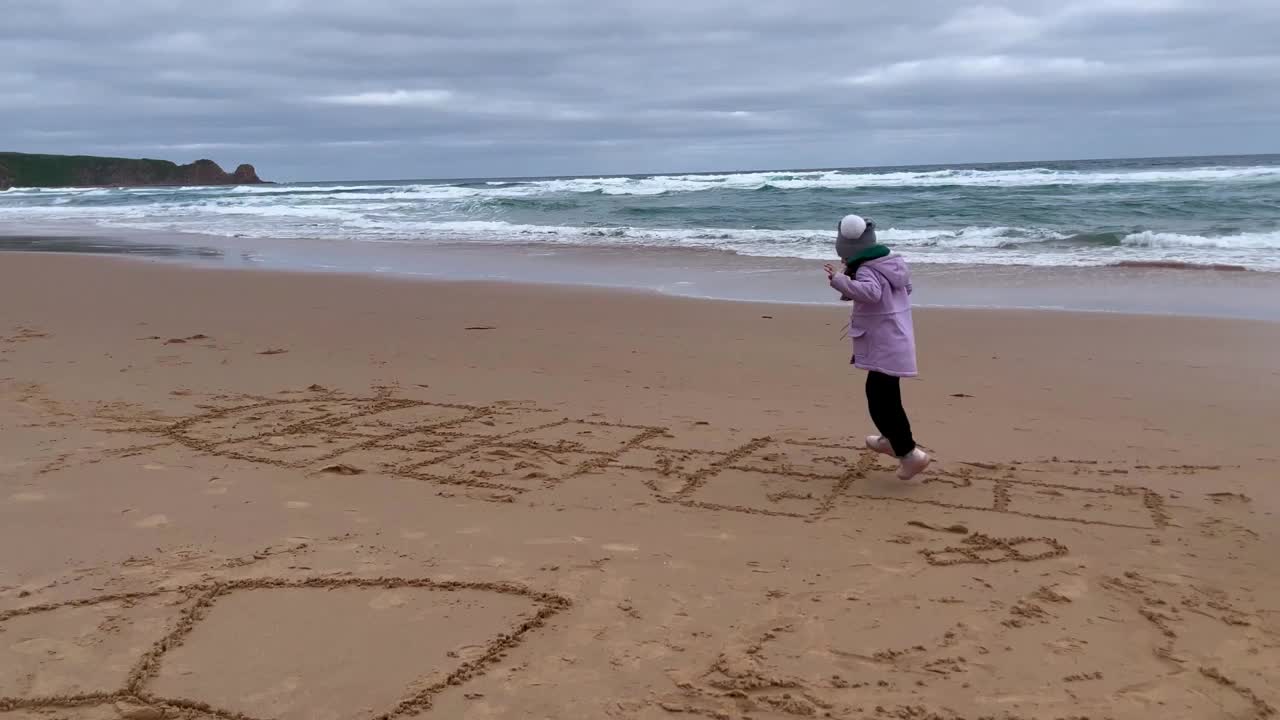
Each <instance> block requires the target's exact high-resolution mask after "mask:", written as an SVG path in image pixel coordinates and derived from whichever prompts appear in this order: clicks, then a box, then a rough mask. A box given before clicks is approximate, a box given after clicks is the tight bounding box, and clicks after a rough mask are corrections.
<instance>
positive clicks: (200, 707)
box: [0, 577, 572, 720]
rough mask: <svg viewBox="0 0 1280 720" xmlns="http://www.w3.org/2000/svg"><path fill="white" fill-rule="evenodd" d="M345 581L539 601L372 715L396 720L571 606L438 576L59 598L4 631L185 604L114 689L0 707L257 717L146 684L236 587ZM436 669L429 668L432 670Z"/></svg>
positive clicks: (277, 585)
mask: <svg viewBox="0 0 1280 720" xmlns="http://www.w3.org/2000/svg"><path fill="white" fill-rule="evenodd" d="M344 588H359V589H380V590H400V589H410V588H412V589H420V590H430V591H434V592H458V591H467V590H470V591H480V592H492V593H499V594H505V595H518V596H521V597H525V598H528V599H529V600H532V601H533V602H534V603H535V604H536V605H537V607H538V609H537V611H536V612H534V613H533V615H532V616H530V617H528V618H526V619H524V620H522V621H521V622H519V623H518V624H517V625H516V626H515V627H513V628H509V629H507V630H506V631H504V632H500V633H499V634H498V635H497V636H496V637H495V638H494V639H493V640H491V641H490V642H489V643H488V644H487V645H486V646H485V647H484V650H483V652H481V653H480V654H479V655H478V656H477V657H476V658H474V659H471V660H467V661H464V662H461V663H459V664H458V666H457V667H456V668H454V669H453V670H452V671H451V672H449V673H448V675H446V676H445V677H443V678H442V679H440V680H438V681H436V682H434V683H431V684H430V685H427V686H425V687H423V688H422V689H420V690H415V691H412V692H410V693H408V694H407V695H406V696H405V697H403V698H401V699H400V700H398V701H397V702H396V703H395V705H394V707H392V708H390V709H388V710H385V711H383V712H380V713H378V714H377V715H374V716H373V720H392V719H393V718H398V717H403V716H407V715H412V714H415V713H420V712H423V711H426V710H429V709H430V708H431V706H432V704H433V702H434V700H435V697H436V696H437V695H439V694H440V693H442V692H444V691H445V690H447V689H449V688H451V687H456V686H459V685H462V684H463V683H465V682H466V681H467V680H470V679H472V678H474V677H478V676H480V675H483V674H484V673H485V672H486V671H487V669H488V668H489V667H490V666H492V665H496V664H497V663H498V662H499V661H500V660H501V659H502V656H503V655H504V653H506V652H508V651H510V650H512V649H513V648H515V647H516V646H518V645H520V644H521V643H522V642H523V641H524V639H525V637H526V636H527V635H529V634H530V633H531V632H533V631H534V630H537V629H538V628H541V627H543V626H544V625H545V624H546V623H547V621H548V620H550V619H551V618H552V617H553V616H555V615H557V614H559V613H560V612H563V611H564V610H566V609H568V608H569V607H570V606H571V605H572V601H570V600H569V599H568V598H566V597H563V596H560V595H556V594H554V593H548V592H542V591H537V590H533V589H530V588H527V587H524V586H522V585H518V584H515V583H509V582H464V581H455V580H450V581H437V580H431V579H429V578H400V577H390V578H386V577H384V578H328V577H315V578H302V579H282V578H252V579H245V580H230V581H222V582H214V583H210V584H198V585H188V586H184V587H178V588H163V589H158V590H152V591H147V592H132V593H116V594H109V595H100V596H96V597H92V598H83V599H78V600H69V601H66V602H59V603H47V604H42V605H32V606H28V607H25V608H18V609H14V610H6V611H3V612H0V630H3V624H4V623H5V622H7V621H9V620H12V619H14V618H18V617H25V616H30V615H37V614H41V613H47V612H53V611H55V610H61V609H65V608H84V607H92V606H95V605H101V604H105V603H112V602H120V603H131V602H136V601H139V600H146V599H149V598H154V597H158V596H160V595H166V594H178V595H184V596H185V597H186V598H187V600H186V603H187V604H186V607H185V608H183V609H182V610H181V611H180V612H179V613H178V617H177V620H176V621H175V622H174V623H173V625H172V626H171V627H170V628H169V629H168V631H167V632H166V633H165V634H164V635H163V636H162V637H160V639H158V640H156V641H155V642H154V643H153V644H152V645H151V646H150V647H149V648H148V649H147V650H146V651H145V652H144V653H143V654H142V656H141V657H140V658H139V659H138V661H137V662H136V663H134V665H133V666H132V668H131V669H130V671H129V673H128V675H127V676H126V679H125V681H124V684H123V685H122V686H121V687H119V688H117V689H115V690H113V691H109V692H88V693H77V694H65V695H54V696H31V697H4V696H0V712H11V711H15V710H41V709H70V708H77V707H86V706H94V705H103V704H107V703H112V702H125V703H137V704H141V705H146V706H149V707H152V708H155V709H157V710H160V711H163V710H166V709H172V710H188V711H195V712H199V713H203V714H205V715H210V716H213V717H217V718H221V719H222V720H255V718H254V717H253V716H250V715H246V714H244V713H241V712H237V711H233V710H228V709H224V708H219V707H216V706H214V705H212V704H210V703H207V702H203V701H200V700H195V699H191V698H178V697H164V696H160V695H156V694H153V693H151V692H150V691H148V690H147V685H148V683H149V682H151V681H152V680H154V679H156V677H157V676H158V675H159V673H160V670H161V666H162V664H163V662H164V657H165V655H166V654H167V653H169V652H170V651H172V650H174V649H176V648H178V647H180V646H182V645H183V643H184V641H185V640H186V638H187V636H189V635H190V634H191V632H192V631H193V630H194V629H195V628H196V626H197V625H198V624H199V623H200V622H201V621H202V620H204V619H205V618H206V617H207V616H208V614H209V612H210V610H211V609H212V608H213V607H214V606H215V605H216V604H217V602H218V600H219V599H221V598H225V597H227V596H228V595H230V594H232V593H235V592H237V591H245V590H280V589H315V590H338V589H344ZM428 671H430V669H428Z"/></svg>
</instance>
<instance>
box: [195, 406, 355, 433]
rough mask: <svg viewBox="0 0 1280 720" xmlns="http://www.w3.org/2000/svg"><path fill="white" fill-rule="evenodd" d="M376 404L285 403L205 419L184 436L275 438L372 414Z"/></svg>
mask: <svg viewBox="0 0 1280 720" xmlns="http://www.w3.org/2000/svg"><path fill="white" fill-rule="evenodd" d="M376 406H377V403H376V402H374V401H363V400H316V401H307V402H281V403H279V404H275V405H271V406H269V407H259V408H251V409H243V410H237V411H235V412H231V413H228V414H226V415H222V416H216V417H212V418H207V419H203V420H201V421H199V422H197V423H195V424H193V425H191V426H189V427H187V428H185V429H183V431H182V434H183V435H185V436H187V437H191V438H195V439H197V440H201V441H203V442H214V443H221V442H232V441H237V440H244V439H246V438H251V437H256V436H260V435H272V434H276V433H279V432H280V431H282V430H285V429H286V428H289V427H292V426H295V425H299V424H301V423H315V422H322V421H326V420H332V419H335V418H341V417H346V416H350V415H356V414H359V413H362V412H368V411H370V410H372V409H373V408H375V407H376Z"/></svg>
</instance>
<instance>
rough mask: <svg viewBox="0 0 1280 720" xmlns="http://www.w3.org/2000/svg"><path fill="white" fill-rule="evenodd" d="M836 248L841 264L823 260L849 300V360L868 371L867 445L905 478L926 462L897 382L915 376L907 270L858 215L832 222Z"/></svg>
mask: <svg viewBox="0 0 1280 720" xmlns="http://www.w3.org/2000/svg"><path fill="white" fill-rule="evenodd" d="M836 254H837V255H839V256H840V259H841V260H843V261H844V267H843V268H837V267H836V266H834V265H827V266H826V269H827V279H828V280H829V281H830V283H831V287H832V288H834V289H836V290H838V291H839V292H840V299H842V300H852V301H853V313H852V315H851V316H850V319H849V336H850V337H851V338H852V339H853V346H854V355H853V365H854V366H855V367H858V368H860V369H862V370H866V371H867V408H868V410H870V412H871V421H872V422H874V423H875V425H876V429H877V430H879V431H880V434H879V435H871V436H870V437H868V438H867V447H868V448H870V449H871V450H874V451H876V452H880V453H884V454H885V455H891V456H893V457H896V458H898V462H899V467H898V477H899V478H900V479H902V480H910V479H911V478H914V477H915V476H916V475H919V474H920V473H921V472H923V471H924V469H925V468H926V467H928V466H929V456H928V455H927V454H926V453H925V452H924V451H923V450H921V449H919V448H918V447H916V443H915V440H914V439H912V437H911V423H910V422H909V421H908V420H907V413H906V411H905V410H903V409H902V390H901V388H900V387H899V379H900V378H904V377H915V376H916V340H915V331H914V330H913V328H912V325H911V297H910V296H911V270H910V269H909V268H908V267H907V262H906V261H905V260H903V259H902V256H900V255H895V254H893V253H891V252H890V251H889V248H887V247H885V246H883V245H880V244H878V243H877V242H876V226H875V223H873V222H870V221H868V220H864V219H862V218H861V217H858V216H857V215H846V216H845V217H844V219H843V220H841V221H840V224H839V225H838V226H837V229H836Z"/></svg>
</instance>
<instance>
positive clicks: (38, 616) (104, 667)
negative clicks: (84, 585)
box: [0, 593, 187, 698]
mask: <svg viewBox="0 0 1280 720" xmlns="http://www.w3.org/2000/svg"><path fill="white" fill-rule="evenodd" d="M186 602H187V598H186V597H185V596H184V595H181V594H179V593H163V594H160V595H156V596H153V597H146V598H141V599H134V600H129V601H118V600H111V601H103V602H100V603H96V604H93V605H87V606H85V607H70V606H68V607H61V608H57V609H54V610H47V611H43V612H36V613H33V614H30V615H20V616H17V617H12V618H9V619H8V620H4V621H2V622H0V697H18V698H31V697H50V696H55V695H83V694H87V693H111V692H117V691H119V690H121V689H123V688H124V685H125V683H126V681H127V679H128V676H129V673H130V671H131V670H132V669H133V667H134V665H136V664H137V663H138V662H139V661H140V660H141V659H142V657H143V655H144V654H146V652H147V650H148V649H150V648H151V646H152V645H153V644H154V643H155V642H156V641H158V640H160V639H161V638H162V637H164V635H165V633H166V632H167V631H168V630H169V628H170V626H171V625H172V624H173V623H174V621H175V620H176V618H177V617H178V615H179V613H180V612H181V610H182V605H183V604H185V603H186Z"/></svg>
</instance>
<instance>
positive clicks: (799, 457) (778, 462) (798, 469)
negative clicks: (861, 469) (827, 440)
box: [733, 442, 860, 479]
mask: <svg viewBox="0 0 1280 720" xmlns="http://www.w3.org/2000/svg"><path fill="white" fill-rule="evenodd" d="M859 457H860V453H858V452H855V451H852V450H844V451H840V450H836V449H832V448H827V447H817V446H813V445H795V444H792V443H787V442H772V443H769V444H768V445H765V446H764V447H762V448H760V449H759V450H757V451H755V452H753V453H751V454H750V455H748V456H747V457H744V458H742V459H741V460H739V461H737V462H736V463H734V465H733V467H737V468H746V469H751V470H758V471H760V472H782V473H788V472H794V473H803V474H806V475H820V476H822V477H829V478H833V479H840V478H842V477H844V475H845V474H846V473H848V472H849V470H850V468H851V467H852V466H853V465H855V464H856V463H857V462H858V459H859Z"/></svg>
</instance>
